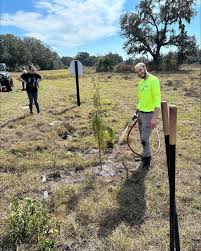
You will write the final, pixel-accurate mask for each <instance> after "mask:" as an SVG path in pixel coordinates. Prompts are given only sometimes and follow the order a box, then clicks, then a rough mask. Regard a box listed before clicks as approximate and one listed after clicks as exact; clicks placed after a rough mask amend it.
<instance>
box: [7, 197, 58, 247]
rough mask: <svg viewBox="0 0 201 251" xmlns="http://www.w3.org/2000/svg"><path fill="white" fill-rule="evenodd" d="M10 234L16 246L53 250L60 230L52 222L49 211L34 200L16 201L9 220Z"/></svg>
mask: <svg viewBox="0 0 201 251" xmlns="http://www.w3.org/2000/svg"><path fill="white" fill-rule="evenodd" d="M8 223H9V224H8V226H9V229H8V232H9V237H10V239H11V242H12V243H14V244H15V245H18V244H21V243H24V244H26V243H28V244H31V245H37V246H38V248H39V250H52V249H53V248H54V246H55V238H56V235H57V233H58V230H57V229H56V227H55V226H54V225H53V223H51V222H50V219H49V216H48V213H47V209H46V207H45V206H44V205H43V204H42V203H39V202H37V201H36V200H34V199H32V198H24V199H22V200H15V201H14V202H13V203H12V205H11V211H10V215H9V218H8Z"/></svg>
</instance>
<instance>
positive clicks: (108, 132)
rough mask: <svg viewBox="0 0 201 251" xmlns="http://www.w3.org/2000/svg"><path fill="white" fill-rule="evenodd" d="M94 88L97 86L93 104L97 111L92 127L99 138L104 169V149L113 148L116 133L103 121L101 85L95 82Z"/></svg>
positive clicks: (99, 149) (99, 150)
mask: <svg viewBox="0 0 201 251" xmlns="http://www.w3.org/2000/svg"><path fill="white" fill-rule="evenodd" d="M94 88H95V92H94V96H93V104H94V107H95V112H94V114H93V118H92V127H93V131H94V134H95V137H96V139H97V145H98V152H99V160H100V164H101V169H102V150H103V149H104V148H105V147H107V148H113V146H114V140H115V133H114V130H113V129H112V128H111V127H109V126H106V125H105V124H104V122H103V119H102V114H101V98H100V92H99V85H98V84H94Z"/></svg>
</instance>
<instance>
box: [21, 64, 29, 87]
mask: <svg viewBox="0 0 201 251" xmlns="http://www.w3.org/2000/svg"><path fill="white" fill-rule="evenodd" d="M24 73H25V74H26V73H28V71H27V70H26V67H25V66H23V70H22V74H24ZM25 85H26V82H25V81H24V80H23V79H22V91H26V88H25Z"/></svg>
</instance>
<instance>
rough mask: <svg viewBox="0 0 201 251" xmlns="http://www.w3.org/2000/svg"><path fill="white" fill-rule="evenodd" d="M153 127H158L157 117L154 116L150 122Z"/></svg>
mask: <svg viewBox="0 0 201 251" xmlns="http://www.w3.org/2000/svg"><path fill="white" fill-rule="evenodd" d="M150 126H151V129H154V128H155V127H156V118H152V119H151V122H150Z"/></svg>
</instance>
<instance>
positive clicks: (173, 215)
mask: <svg viewBox="0 0 201 251" xmlns="http://www.w3.org/2000/svg"><path fill="white" fill-rule="evenodd" d="M175 108H176V107H175V106H174V108H173V110H175ZM161 110H162V120H163V131H164V136H165V148H166V160H167V167H168V179H169V188H170V201H171V202H170V205H171V206H170V250H174V244H175V248H176V251H180V239H179V227H178V218H177V209H176V201H175V153H173V155H174V160H173V162H174V165H173V169H174V170H170V168H171V167H170V151H171V152H172V150H170V148H172V146H171V147H170V130H172V127H173V128H174V133H173V132H171V137H172V139H174V138H175V144H173V145H175V147H173V148H175V150H174V151H175V152H176V119H177V110H175V111H174V112H172V111H171V112H169V108H168V103H167V101H162V102H161ZM170 110H172V108H170ZM169 113H171V118H170V119H171V129H170V128H169V127H170V126H169V124H170V121H169ZM173 134H174V136H173ZM173 143H174V141H173ZM174 151H173V152H174ZM171 159H172V157H171ZM171 166H172V165H171ZM172 176H173V180H172ZM172 183H174V184H173V187H172ZM173 194H174V201H173V198H172V196H173ZM172 203H174V212H173V208H172V206H173V205H172ZM173 219H174V224H173ZM172 228H173V229H172Z"/></svg>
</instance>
